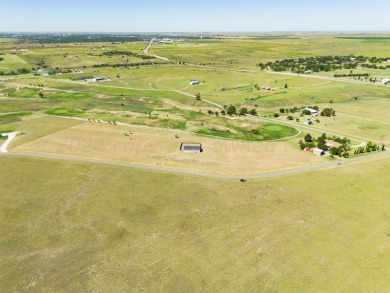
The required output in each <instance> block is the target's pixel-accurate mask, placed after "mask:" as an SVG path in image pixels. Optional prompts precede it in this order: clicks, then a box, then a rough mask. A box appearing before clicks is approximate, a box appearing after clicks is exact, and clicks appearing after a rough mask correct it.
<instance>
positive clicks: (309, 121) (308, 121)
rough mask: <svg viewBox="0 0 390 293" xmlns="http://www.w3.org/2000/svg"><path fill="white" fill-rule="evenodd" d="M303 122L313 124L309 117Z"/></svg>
mask: <svg viewBox="0 0 390 293" xmlns="http://www.w3.org/2000/svg"><path fill="white" fill-rule="evenodd" d="M303 124H306V125H311V124H313V121H311V120H310V119H308V120H305V121H304V122H303Z"/></svg>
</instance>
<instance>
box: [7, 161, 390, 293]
mask: <svg viewBox="0 0 390 293" xmlns="http://www.w3.org/2000/svg"><path fill="white" fill-rule="evenodd" d="M389 168H390V160H389V159H384V158H382V159H380V160H373V161H365V162H360V163H354V164H351V165H346V166H344V167H343V168H336V169H334V168H332V169H329V170H323V171H321V172H317V171H316V172H310V173H306V174H303V175H294V176H284V177H279V178H271V179H266V180H254V181H250V182H248V183H246V184H242V183H239V182H237V181H232V180H222V179H211V178H203V177H193V176H182V175H171V174H164V173H159V172H151V171H142V170H131V169H127V168H119V167H107V166H99V165H96V164H84V163H72V162H58V161H53V160H44V159H35V158H22V157H20V158H18V157H14V156H7V157H2V158H1V164H0V174H7V176H2V187H3V191H2V192H1V195H0V198H1V202H2V204H1V205H0V217H1V221H0V232H1V241H0V262H1V267H2V274H1V275H0V289H1V291H3V292H7V291H23V292H24V291H29V292H42V291H44V292H52V291H62V289H63V288H65V287H66V288H67V289H68V290H70V291H96V290H98V291H104V292H107V291H118V290H119V291H122V290H123V291H127V290H128V289H129V288H131V290H133V291H143V290H145V291H159V292H172V291H174V292H177V291H201V290H203V291H213V292H226V291H229V292H248V291H259V290H261V291H273V292H286V291H296V290H299V291H304V292H324V291H328V292H329V291H337V290H340V288H342V289H343V290H345V291H359V290H363V291H369V292H383V291H388V290H390V287H389V283H388V282H387V279H386V278H385V277H384V276H386V275H388V274H389V269H390V268H389V263H390V254H389V231H390V230H389V229H390V226H389V220H390V219H389V214H388V207H389V205H390V202H389V197H388V196H387V190H388V189H389V188H390V187H389V180H388V175H387V172H386V170H388V169H389ZM48 177H50V180H47V178H48ZM31 219H34V221H32V220H31ZM351 243H353V245H351ZM308 268H310V269H308Z"/></svg>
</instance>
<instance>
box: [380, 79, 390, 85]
mask: <svg viewBox="0 0 390 293" xmlns="http://www.w3.org/2000/svg"><path fill="white" fill-rule="evenodd" d="M389 82H390V78H384V79H382V84H388V83H389Z"/></svg>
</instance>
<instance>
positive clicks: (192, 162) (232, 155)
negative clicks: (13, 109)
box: [11, 117, 325, 175]
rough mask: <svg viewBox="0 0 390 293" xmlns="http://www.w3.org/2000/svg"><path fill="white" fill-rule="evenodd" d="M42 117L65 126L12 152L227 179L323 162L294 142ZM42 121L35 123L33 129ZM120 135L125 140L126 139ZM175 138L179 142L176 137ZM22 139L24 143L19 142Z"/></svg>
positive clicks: (37, 135) (31, 136)
mask: <svg viewBox="0 0 390 293" xmlns="http://www.w3.org/2000/svg"><path fill="white" fill-rule="evenodd" d="M45 118H46V119H50V121H52V123H53V125H56V124H57V123H56V121H59V122H60V123H65V124H64V126H63V129H62V130H59V131H56V132H54V133H52V132H51V131H39V129H35V131H34V132H31V134H30V133H28V134H26V135H23V136H20V137H18V138H17V139H16V141H15V144H13V145H12V146H11V150H12V151H15V152H32V153H47V154H62V155H67V156H76V157H82V158H92V159H98V160H108V161H116V162H125V163H135V164H141V165H149V166H160V167H168V168H174V169H183V170H191V171H199V172H206V173H219V174H230V175H250V174H259V173H267V172H272V171H276V170H284V169H290V168H294V167H299V166H306V165H312V164H316V163H319V162H324V160H325V159H324V158H318V157H316V156H313V155H312V154H309V153H306V152H302V151H300V150H299V148H298V146H297V140H298V138H294V139H291V141H289V140H288V141H282V142H240V141H229V140H224V139H215V138H211V137H206V136H200V135H195V134H191V133H188V132H183V131H179V130H163V129H156V128H150V127H141V126H135V125H134V126H119V125H117V126H115V125H109V124H100V123H96V122H95V123H93V122H84V123H80V122H79V121H74V122H73V121H72V120H71V122H69V123H68V122H63V121H64V120H65V121H69V120H68V119H61V118H58V119H56V118H48V117H45ZM45 118H43V119H45ZM41 121H42V120H40V119H38V124H40V122H41ZM43 121H45V120H43ZM72 122H73V123H72ZM29 123H31V122H29ZM33 123H34V122H32V123H31V124H33ZM49 125H50V124H49ZM18 127H19V128H20V130H22V129H24V127H23V124H19V125H18ZM130 132H132V134H129V133H130ZM125 133H127V134H129V136H125V135H124V134H125ZM175 134H177V135H178V136H179V138H175V137H174V135H175ZM22 139H23V140H27V142H26V143H22V142H21V140H22ZM181 142H199V143H202V144H203V148H204V152H203V153H201V154H192V153H184V152H181V151H180V144H181ZM15 145H16V146H15Z"/></svg>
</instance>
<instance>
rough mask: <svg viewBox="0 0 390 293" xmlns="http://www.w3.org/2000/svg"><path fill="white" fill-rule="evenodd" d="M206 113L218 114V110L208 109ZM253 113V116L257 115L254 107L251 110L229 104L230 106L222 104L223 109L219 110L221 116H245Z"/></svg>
mask: <svg viewBox="0 0 390 293" xmlns="http://www.w3.org/2000/svg"><path fill="white" fill-rule="evenodd" d="M207 113H208V114H210V115H215V116H219V113H218V111H215V112H213V111H211V110H208V111H207ZM248 114H249V115H253V116H257V112H256V109H251V110H248V108H245V107H243V108H240V109H237V108H236V107H235V106H233V105H230V106H224V109H223V110H221V115H223V116H226V115H228V116H236V115H238V116H246V115H248Z"/></svg>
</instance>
